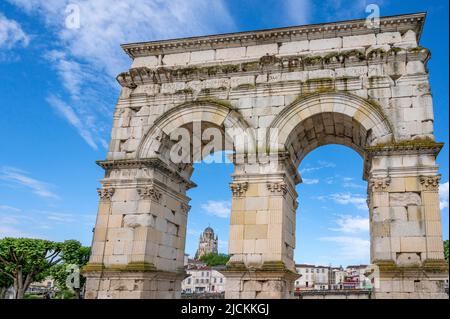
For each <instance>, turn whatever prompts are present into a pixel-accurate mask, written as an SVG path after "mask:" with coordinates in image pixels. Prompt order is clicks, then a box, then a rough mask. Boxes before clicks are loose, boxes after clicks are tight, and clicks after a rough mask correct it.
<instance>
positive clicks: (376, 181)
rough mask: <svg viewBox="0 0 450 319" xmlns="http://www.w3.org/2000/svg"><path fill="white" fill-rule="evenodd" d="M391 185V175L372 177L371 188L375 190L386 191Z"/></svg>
mask: <svg viewBox="0 0 450 319" xmlns="http://www.w3.org/2000/svg"><path fill="white" fill-rule="evenodd" d="M389 185H391V178H390V177H382V178H372V179H370V181H369V189H370V190H372V191H374V192H385V191H387V189H388V188H389Z"/></svg>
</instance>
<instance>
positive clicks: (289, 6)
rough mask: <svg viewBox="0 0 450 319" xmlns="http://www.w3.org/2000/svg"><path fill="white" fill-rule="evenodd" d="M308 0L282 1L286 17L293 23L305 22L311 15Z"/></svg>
mask: <svg viewBox="0 0 450 319" xmlns="http://www.w3.org/2000/svg"><path fill="white" fill-rule="evenodd" d="M311 9H312V5H311V1H310V0H287V1H285V2H284V11H285V14H286V17H287V19H288V20H289V21H290V22H291V23H295V24H299V25H301V24H307V23H309V22H310V17H311Z"/></svg>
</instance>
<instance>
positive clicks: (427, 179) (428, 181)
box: [419, 175, 441, 192]
mask: <svg viewBox="0 0 450 319" xmlns="http://www.w3.org/2000/svg"><path fill="white" fill-rule="evenodd" d="M419 180H420V184H421V185H422V187H423V190H426V191H434V192H436V191H439V182H440V181H441V175H435V176H420V177H419Z"/></svg>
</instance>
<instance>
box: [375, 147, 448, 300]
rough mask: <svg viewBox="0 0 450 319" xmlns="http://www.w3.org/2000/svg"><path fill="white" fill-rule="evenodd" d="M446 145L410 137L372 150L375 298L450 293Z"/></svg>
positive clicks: (436, 295) (443, 296)
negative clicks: (449, 285)
mask: <svg viewBox="0 0 450 319" xmlns="http://www.w3.org/2000/svg"><path fill="white" fill-rule="evenodd" d="M441 147H442V145H440V144H436V143H434V142H428V143H419V142H411V143H410V144H407V145H392V146H386V147H382V148H374V149H371V150H369V153H370V161H371V169H370V174H369V190H368V195H369V210H370V226H371V227H370V232H371V260H372V263H373V264H376V265H378V267H379V271H380V280H379V286H378V287H376V289H375V294H374V295H375V297H376V298H402V299H405V298H448V296H447V294H445V292H444V281H445V279H446V278H447V277H448V267H447V263H446V262H445V260H444V254H443V241H442V224H441V213H440V208H439V194H438V188H439V179H440V177H439V175H438V173H437V172H438V167H437V165H436V164H435V159H436V156H437V154H438V153H439V150H440V148H441Z"/></svg>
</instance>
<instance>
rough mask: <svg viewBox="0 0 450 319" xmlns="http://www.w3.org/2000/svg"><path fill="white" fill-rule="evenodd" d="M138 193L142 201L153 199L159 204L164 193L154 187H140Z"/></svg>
mask: <svg viewBox="0 0 450 319" xmlns="http://www.w3.org/2000/svg"><path fill="white" fill-rule="evenodd" d="M136 191H137V193H138V195H139V197H140V198H141V199H151V200H153V201H155V202H157V203H159V202H160V200H161V197H162V193H161V192H160V191H159V190H158V189H157V188H156V187H155V186H154V185H149V186H144V187H138V188H137V189H136Z"/></svg>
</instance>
